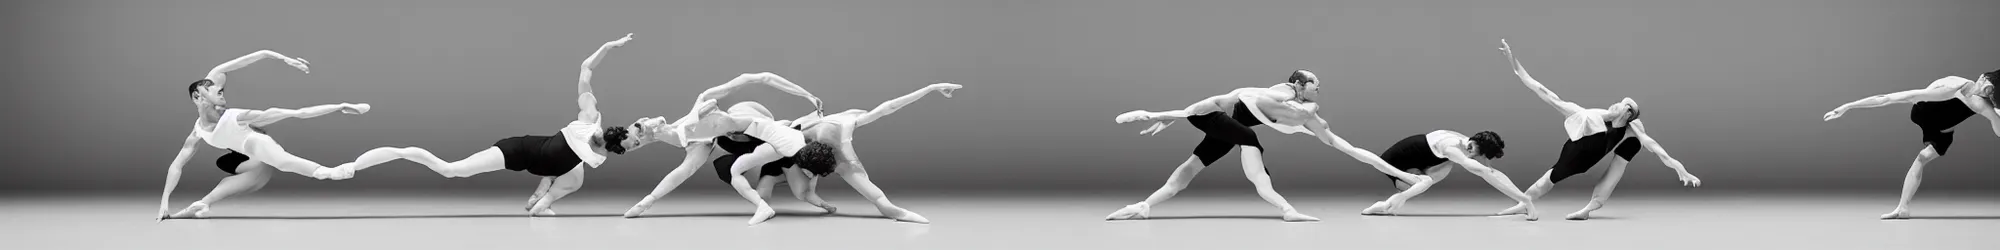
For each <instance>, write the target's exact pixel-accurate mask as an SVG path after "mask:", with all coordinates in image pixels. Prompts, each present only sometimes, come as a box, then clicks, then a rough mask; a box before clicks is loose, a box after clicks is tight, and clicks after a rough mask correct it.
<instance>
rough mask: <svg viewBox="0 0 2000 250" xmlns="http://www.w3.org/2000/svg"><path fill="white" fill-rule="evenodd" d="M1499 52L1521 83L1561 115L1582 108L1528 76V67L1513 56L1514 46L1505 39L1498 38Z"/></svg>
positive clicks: (1567, 115)
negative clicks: (1503, 53) (1504, 55)
mask: <svg viewBox="0 0 2000 250" xmlns="http://www.w3.org/2000/svg"><path fill="white" fill-rule="evenodd" d="M1500 52H1505V53H1506V54H1507V61H1508V62H1510V63H1512V64H1513V66H1514V75H1515V76H1519V77H1521V84H1523V85H1527V86H1528V90H1533V91H1535V95H1536V96H1539V97H1541V98H1542V102H1546V103H1548V104H1549V106H1554V107H1555V108H1556V110H1557V111H1561V112H1562V115H1563V117H1569V115H1570V114H1575V113H1576V112H1578V111H1583V110H1584V108H1583V106H1580V105H1576V103H1573V102H1569V101H1564V100H1563V99H1562V97H1560V96H1556V92H1555V91H1551V90H1549V87H1547V86H1542V82H1541V81H1536V80H1535V77H1533V76H1529V75H1528V68H1527V67H1524V66H1521V60H1520V59H1516V58H1515V57H1514V48H1513V46H1509V45H1507V40H1506V39H1500Z"/></svg>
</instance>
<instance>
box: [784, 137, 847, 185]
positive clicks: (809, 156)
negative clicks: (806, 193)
mask: <svg viewBox="0 0 2000 250" xmlns="http://www.w3.org/2000/svg"><path fill="white" fill-rule="evenodd" d="M833 154H834V152H833V146H832V145H827V144H826V143H821V142H820V141H818V140H813V139H806V146H805V147H803V148H799V152H798V153H795V154H792V160H795V161H797V163H798V164H799V168H800V169H805V170H806V172H807V173H811V174H812V175H813V176H826V175H829V174H833V167H834V165H836V162H834V157H833Z"/></svg>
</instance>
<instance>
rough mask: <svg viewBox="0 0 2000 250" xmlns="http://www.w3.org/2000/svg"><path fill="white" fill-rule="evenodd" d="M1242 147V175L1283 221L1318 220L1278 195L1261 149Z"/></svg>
mask: <svg viewBox="0 0 2000 250" xmlns="http://www.w3.org/2000/svg"><path fill="white" fill-rule="evenodd" d="M1242 148H1243V155H1242V157H1243V175H1244V176H1245V177H1248V178H1250V184H1252V185H1255V186H1257V196H1262V197H1264V201H1265V202H1270V203H1271V205H1272V206H1277V207H1278V209H1283V210H1284V215H1285V217H1284V218H1285V221H1292V222H1300V221H1319V218H1315V217H1312V216H1309V215H1306V214H1302V213H1299V210H1298V209H1297V208H1293V207H1292V203H1291V202H1288V201H1285V196H1283V195H1279V194H1278V190H1276V189H1274V188H1272V187H1271V175H1270V174H1267V173H1266V172H1265V171H1264V151H1263V150H1261V149H1258V148H1257V147H1252V146H1242ZM1431 182H1436V181H1431Z"/></svg>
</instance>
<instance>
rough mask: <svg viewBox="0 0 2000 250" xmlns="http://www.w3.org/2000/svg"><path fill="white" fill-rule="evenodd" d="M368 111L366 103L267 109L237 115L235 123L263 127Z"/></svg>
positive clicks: (369, 107)
mask: <svg viewBox="0 0 2000 250" xmlns="http://www.w3.org/2000/svg"><path fill="white" fill-rule="evenodd" d="M369 109H371V106H369V105H368V104H366V103H361V104H355V103H341V104H324V105H318V106H311V107H305V108H299V109H287V108H268V109H264V110H250V111H245V112H244V113H243V114H242V115H237V116H236V118H237V121H241V122H244V123H248V124H250V126H252V127H263V126H266V125H271V123H276V122H278V121H283V120H285V119H293V118H297V119H306V118H313V117H319V116H322V115H326V114H332V113H333V112H341V113H347V114H362V113H367V112H368V110H369Z"/></svg>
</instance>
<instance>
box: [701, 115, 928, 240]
mask: <svg viewBox="0 0 2000 250" xmlns="http://www.w3.org/2000/svg"><path fill="white" fill-rule="evenodd" d="M964 87H965V86H961V85H958V84H951V83H938V84H931V85H929V86H925V87H924V88H923V89H918V90H917V91H916V92H911V93H910V94H907V95H903V96H902V97H897V98H896V99H891V100H889V101H887V102H883V103H882V104H880V105H877V106H875V109H873V110H860V109H850V110H847V111H843V112H840V113H834V114H831V115H826V116H825V117H815V116H813V115H808V116H807V117H803V118H800V119H798V120H795V121H794V122H793V123H792V124H793V125H794V126H795V127H798V128H801V130H802V132H804V133H805V137H806V138H809V139H812V140H816V141H830V142H838V143H839V145H838V146H836V147H837V148H838V150H839V151H840V152H839V153H838V154H834V159H833V161H831V162H812V161H788V160H787V161H779V162H773V163H772V164H765V165H763V166H761V169H759V171H758V174H757V175H759V176H760V177H761V178H757V179H756V181H757V188H756V190H757V191H758V194H759V196H761V197H762V198H766V199H768V198H770V197H771V190H772V189H774V188H776V187H777V184H780V183H790V184H789V186H791V189H792V197H795V198H798V199H799V200H800V201H805V202H806V203H808V204H812V205H813V206H817V207H820V208H821V209H825V210H826V213H829V214H831V213H833V212H835V211H838V209H837V208H835V207H834V206H833V205H832V204H828V203H827V202H826V200H825V199H821V198H820V197H819V191H818V187H819V180H820V179H821V178H820V177H824V176H827V175H831V174H839V175H840V176H841V178H842V179H844V180H846V181H847V184H848V185H849V186H853V187H854V190H855V191H856V192H860V193H861V197H863V198H867V199H868V201H870V202H873V203H875V208H876V209H877V210H879V211H880V212H881V213H882V216H884V217H888V218H890V219H895V220H897V221H905V222H914V223H923V224H929V223H930V219H926V218H924V216H922V215H918V214H917V213H916V212H911V211H910V210H909V209H904V208H902V207H898V206H896V204H894V203H890V202H889V197H888V196H887V195H886V194H883V193H882V189H881V188H879V187H876V186H875V183H874V182H873V181H870V180H869V179H868V170H867V168H866V167H863V165H862V164H861V158H860V154H859V153H856V151H855V150H854V129H855V128H859V127H861V126H863V125H868V124H869V123H873V122H875V120H876V119H881V118H882V117H884V116H888V115H889V114H893V113H895V112H896V111H897V110H901V109H902V108H903V107H904V106H909V105H910V103H914V102H916V101H917V99H922V98H923V97H924V95H926V94H930V92H933V91H936V92H938V93H939V94H942V95H944V97H945V98H951V93H952V91H954V90H958V89H959V88H964ZM737 106H742V107H744V108H740V109H739V108H736V107H732V108H731V110H732V111H738V110H741V111H746V112H758V111H762V112H763V113H765V114H767V115H768V113H769V111H763V110H764V109H763V108H762V105H759V104H757V103H755V102H744V103H739V104H738V105H737ZM738 139H746V138H739V137H717V138H716V139H715V143H716V145H718V146H720V147H722V148H724V149H725V150H727V149H728V148H731V147H740V146H732V145H731V144H754V143H757V141H755V139H754V138H747V139H749V140H742V141H739V140H738ZM732 152H734V151H732ZM737 157H738V155H734V154H732V155H724V156H722V157H719V158H718V159H716V160H715V166H716V170H717V174H720V175H722V180H723V181H725V182H728V181H734V180H736V179H738V178H742V176H740V174H734V173H731V172H726V171H724V170H723V168H724V166H734V165H735V164H734V162H735V160H736V159H737ZM779 163H795V165H796V166H797V167H793V166H795V165H791V164H779Z"/></svg>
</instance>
